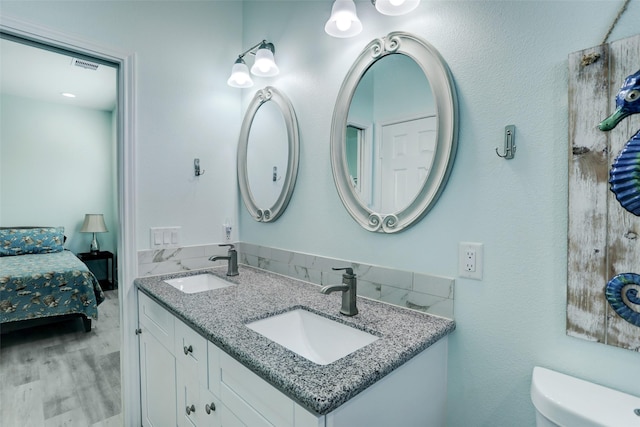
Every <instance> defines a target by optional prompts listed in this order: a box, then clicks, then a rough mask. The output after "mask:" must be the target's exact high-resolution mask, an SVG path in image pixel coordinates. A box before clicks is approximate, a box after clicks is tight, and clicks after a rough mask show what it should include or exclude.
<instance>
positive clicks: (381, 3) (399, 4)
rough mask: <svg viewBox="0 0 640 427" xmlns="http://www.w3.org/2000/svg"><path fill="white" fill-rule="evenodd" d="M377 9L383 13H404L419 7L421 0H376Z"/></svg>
mask: <svg viewBox="0 0 640 427" xmlns="http://www.w3.org/2000/svg"><path fill="white" fill-rule="evenodd" d="M375 4H376V9H378V12H380V13H382V14H383V15H391V16H397V15H404V14H405V13H409V12H411V11H412V10H413V9H415V8H416V7H418V5H419V4H420V0H375Z"/></svg>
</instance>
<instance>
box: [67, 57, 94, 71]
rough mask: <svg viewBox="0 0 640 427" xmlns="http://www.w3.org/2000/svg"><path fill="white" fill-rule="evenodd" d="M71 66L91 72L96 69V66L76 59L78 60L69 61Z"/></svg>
mask: <svg viewBox="0 0 640 427" xmlns="http://www.w3.org/2000/svg"><path fill="white" fill-rule="evenodd" d="M71 65H75V66H76V67H81V68H86V69H87V70H93V71H95V70H97V69H98V64H95V63H93V62H89V61H85V60H84V59H78V58H73V59H71Z"/></svg>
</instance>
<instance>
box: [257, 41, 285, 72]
mask: <svg viewBox="0 0 640 427" xmlns="http://www.w3.org/2000/svg"><path fill="white" fill-rule="evenodd" d="M274 50H275V49H274V47H273V44H272V43H264V42H262V44H260V48H259V49H258V51H257V52H256V59H255V61H254V62H253V67H251V73H253V74H254V75H256V76H261V77H272V76H275V75H277V74H278V73H279V72H280V70H279V69H278V66H277V65H276V61H275V59H274V57H273V51H274Z"/></svg>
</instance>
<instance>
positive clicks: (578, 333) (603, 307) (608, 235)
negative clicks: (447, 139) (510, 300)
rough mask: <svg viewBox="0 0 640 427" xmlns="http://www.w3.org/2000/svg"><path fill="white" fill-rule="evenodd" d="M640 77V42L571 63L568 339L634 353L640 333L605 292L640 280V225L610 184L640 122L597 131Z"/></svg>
mask: <svg viewBox="0 0 640 427" xmlns="http://www.w3.org/2000/svg"><path fill="white" fill-rule="evenodd" d="M639 69H640V35H637V36H634V37H630V38H627V39H623V40H619V41H615V42H612V43H608V44H602V45H600V46H597V47H593V48H590V49H585V50H582V51H580V52H575V53H572V54H571V55H569V142H570V144H569V149H570V152H569V230H568V232H569V234H568V239H569V241H568V277H567V334H568V335H570V336H574V337H579V338H584V339H586V340H590V341H597V342H601V343H605V344H609V345H613V346H617V347H622V348H627V349H631V350H634V351H640V327H638V326H636V325H634V324H632V323H631V322H629V321H628V320H625V319H623V318H622V317H620V316H619V315H618V314H617V313H616V312H615V310H614V309H613V308H612V307H611V305H610V304H609V303H608V302H607V299H606V297H605V287H606V285H607V283H608V282H609V281H610V280H611V279H612V278H613V277H615V276H616V275H618V274H623V273H636V274H640V217H638V216H635V215H633V214H632V213H630V212H628V211H627V210H625V209H624V208H623V207H622V206H621V205H620V203H619V202H618V201H617V200H616V197H615V195H614V194H613V193H612V192H611V191H610V184H609V172H610V168H611V165H612V163H613V161H614V159H615V158H616V156H617V155H618V153H620V151H621V150H622V149H623V147H624V146H625V144H626V143H627V141H628V140H629V139H630V138H631V137H632V136H633V135H634V134H635V133H636V132H637V131H638V129H640V115H638V114H637V115H634V116H630V117H628V118H626V119H625V120H624V122H621V123H620V124H619V125H618V126H616V128H615V129H613V130H611V131H609V132H602V131H600V130H599V129H598V124H599V123H600V122H601V121H602V120H604V119H605V118H607V117H609V116H610V115H611V113H612V112H613V111H614V110H615V97H616V94H617V93H618V90H619V89H620V87H621V85H622V83H623V82H624V80H625V78H626V77H627V76H629V75H631V74H633V73H635V72H637V71H638V70H639ZM633 295H639V296H640V293H638V294H636V291H635V290H634V291H633ZM631 304H632V305H633V303H631ZM639 308H640V306H638V307H636V306H633V307H632V309H633V310H637V309H639Z"/></svg>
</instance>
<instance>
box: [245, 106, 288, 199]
mask: <svg viewBox="0 0 640 427" xmlns="http://www.w3.org/2000/svg"><path fill="white" fill-rule="evenodd" d="M288 138H289V137H288V135H287V124H286V122H285V120H284V115H283V114H282V111H281V110H280V108H279V107H278V104H276V103H275V102H270V101H267V102H264V103H263V104H262V105H261V106H260V108H259V109H258V111H256V113H255V116H254V118H253V122H252V123H251V130H250V132H249V139H248V142H247V176H248V178H247V181H248V184H249V189H250V190H251V194H252V195H253V198H254V200H255V203H256V205H257V206H258V207H259V208H261V209H270V208H272V207H273V205H274V204H275V203H276V201H277V200H278V197H280V194H281V193H282V186H283V183H284V176H285V174H286V173H287V163H288V161H289V139H288Z"/></svg>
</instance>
